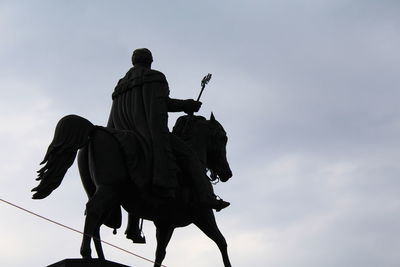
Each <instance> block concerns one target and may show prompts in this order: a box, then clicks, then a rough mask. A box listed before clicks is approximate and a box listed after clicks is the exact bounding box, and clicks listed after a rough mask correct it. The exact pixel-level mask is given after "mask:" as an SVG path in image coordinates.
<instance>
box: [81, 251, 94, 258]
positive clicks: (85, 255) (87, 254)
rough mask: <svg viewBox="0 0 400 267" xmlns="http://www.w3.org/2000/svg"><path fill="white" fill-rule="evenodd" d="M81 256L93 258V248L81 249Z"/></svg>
mask: <svg viewBox="0 0 400 267" xmlns="http://www.w3.org/2000/svg"><path fill="white" fill-rule="evenodd" d="M81 256H82V258H84V259H91V258H92V250H91V249H81Z"/></svg>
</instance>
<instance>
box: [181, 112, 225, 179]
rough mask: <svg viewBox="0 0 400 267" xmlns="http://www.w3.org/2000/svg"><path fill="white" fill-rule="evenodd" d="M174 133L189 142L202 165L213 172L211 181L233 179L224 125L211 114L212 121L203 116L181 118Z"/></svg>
mask: <svg viewBox="0 0 400 267" xmlns="http://www.w3.org/2000/svg"><path fill="white" fill-rule="evenodd" d="M173 133H174V134H176V135H177V136H179V137H180V138H182V139H183V140H184V141H185V142H187V143H188V144H189V145H190V146H191V147H192V148H193V149H194V150H195V152H196V153H197V155H198V156H199V158H200V160H201V161H202V163H203V164H204V165H205V166H206V168H207V169H209V170H210V171H211V179H212V180H216V179H218V178H219V179H220V180H221V181H222V182H226V181H228V180H229V179H230V178H231V177H232V171H231V169H230V166H229V163H228V160H227V157H226V144H227V142H228V137H227V135H226V132H225V130H224V128H223V127H222V125H221V124H220V123H219V122H218V121H217V120H216V119H215V116H214V114H212V113H211V116H210V119H209V120H206V119H205V118H204V117H202V116H193V115H188V116H182V117H179V118H178V120H177V122H176V124H175V126H174V129H173Z"/></svg>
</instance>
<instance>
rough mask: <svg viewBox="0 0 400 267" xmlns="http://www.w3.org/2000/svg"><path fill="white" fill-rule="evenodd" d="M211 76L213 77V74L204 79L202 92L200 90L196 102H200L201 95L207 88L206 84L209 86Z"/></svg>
mask: <svg viewBox="0 0 400 267" xmlns="http://www.w3.org/2000/svg"><path fill="white" fill-rule="evenodd" d="M211 76H212V75H211V73H209V74H207V75H206V76H204V78H203V79H202V80H201V90H200V94H199V96H198V97H197V100H196V101H199V100H200V97H201V94H202V93H203V91H204V88H205V87H206V84H208V82H209V81H210V80H211Z"/></svg>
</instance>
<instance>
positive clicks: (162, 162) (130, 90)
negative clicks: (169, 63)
mask: <svg viewBox="0 0 400 267" xmlns="http://www.w3.org/2000/svg"><path fill="white" fill-rule="evenodd" d="M112 98H113V104H112V108H111V113H110V119H109V122H108V125H107V127H111V128H115V129H118V130H129V131H134V132H135V133H136V135H139V136H140V142H141V143H142V148H143V152H144V153H143V154H144V157H145V159H146V160H145V162H146V168H145V169H146V170H147V171H148V172H147V173H146V174H144V175H147V176H148V177H149V178H150V179H151V184H152V188H153V189H155V190H160V191H161V192H164V194H165V193H166V192H168V193H167V194H169V193H170V192H174V191H175V190H176V189H177V187H178V179H177V171H178V169H179V168H178V166H177V165H176V161H175V159H174V155H173V153H172V150H171V145H170V141H169V135H170V132H169V129H168V110H170V111H175V110H176V111H177V110H179V109H180V110H182V108H181V107H180V106H182V105H183V101H182V100H173V99H170V98H169V88H168V83H167V80H166V78H165V76H164V74H163V73H161V72H159V71H156V70H152V69H147V68H143V67H133V68H131V69H130V70H129V71H128V72H127V73H126V75H125V76H124V77H123V78H122V79H120V80H119V82H118V84H117V86H116V88H115V90H114V93H113V95H112Z"/></svg>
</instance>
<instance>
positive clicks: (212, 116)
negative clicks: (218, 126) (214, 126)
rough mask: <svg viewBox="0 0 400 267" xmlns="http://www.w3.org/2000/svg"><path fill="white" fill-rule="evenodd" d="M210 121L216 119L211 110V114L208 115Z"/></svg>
mask: <svg viewBox="0 0 400 267" xmlns="http://www.w3.org/2000/svg"><path fill="white" fill-rule="evenodd" d="M210 121H216V119H215V117H214V113H212V112H211V116H210Z"/></svg>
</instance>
